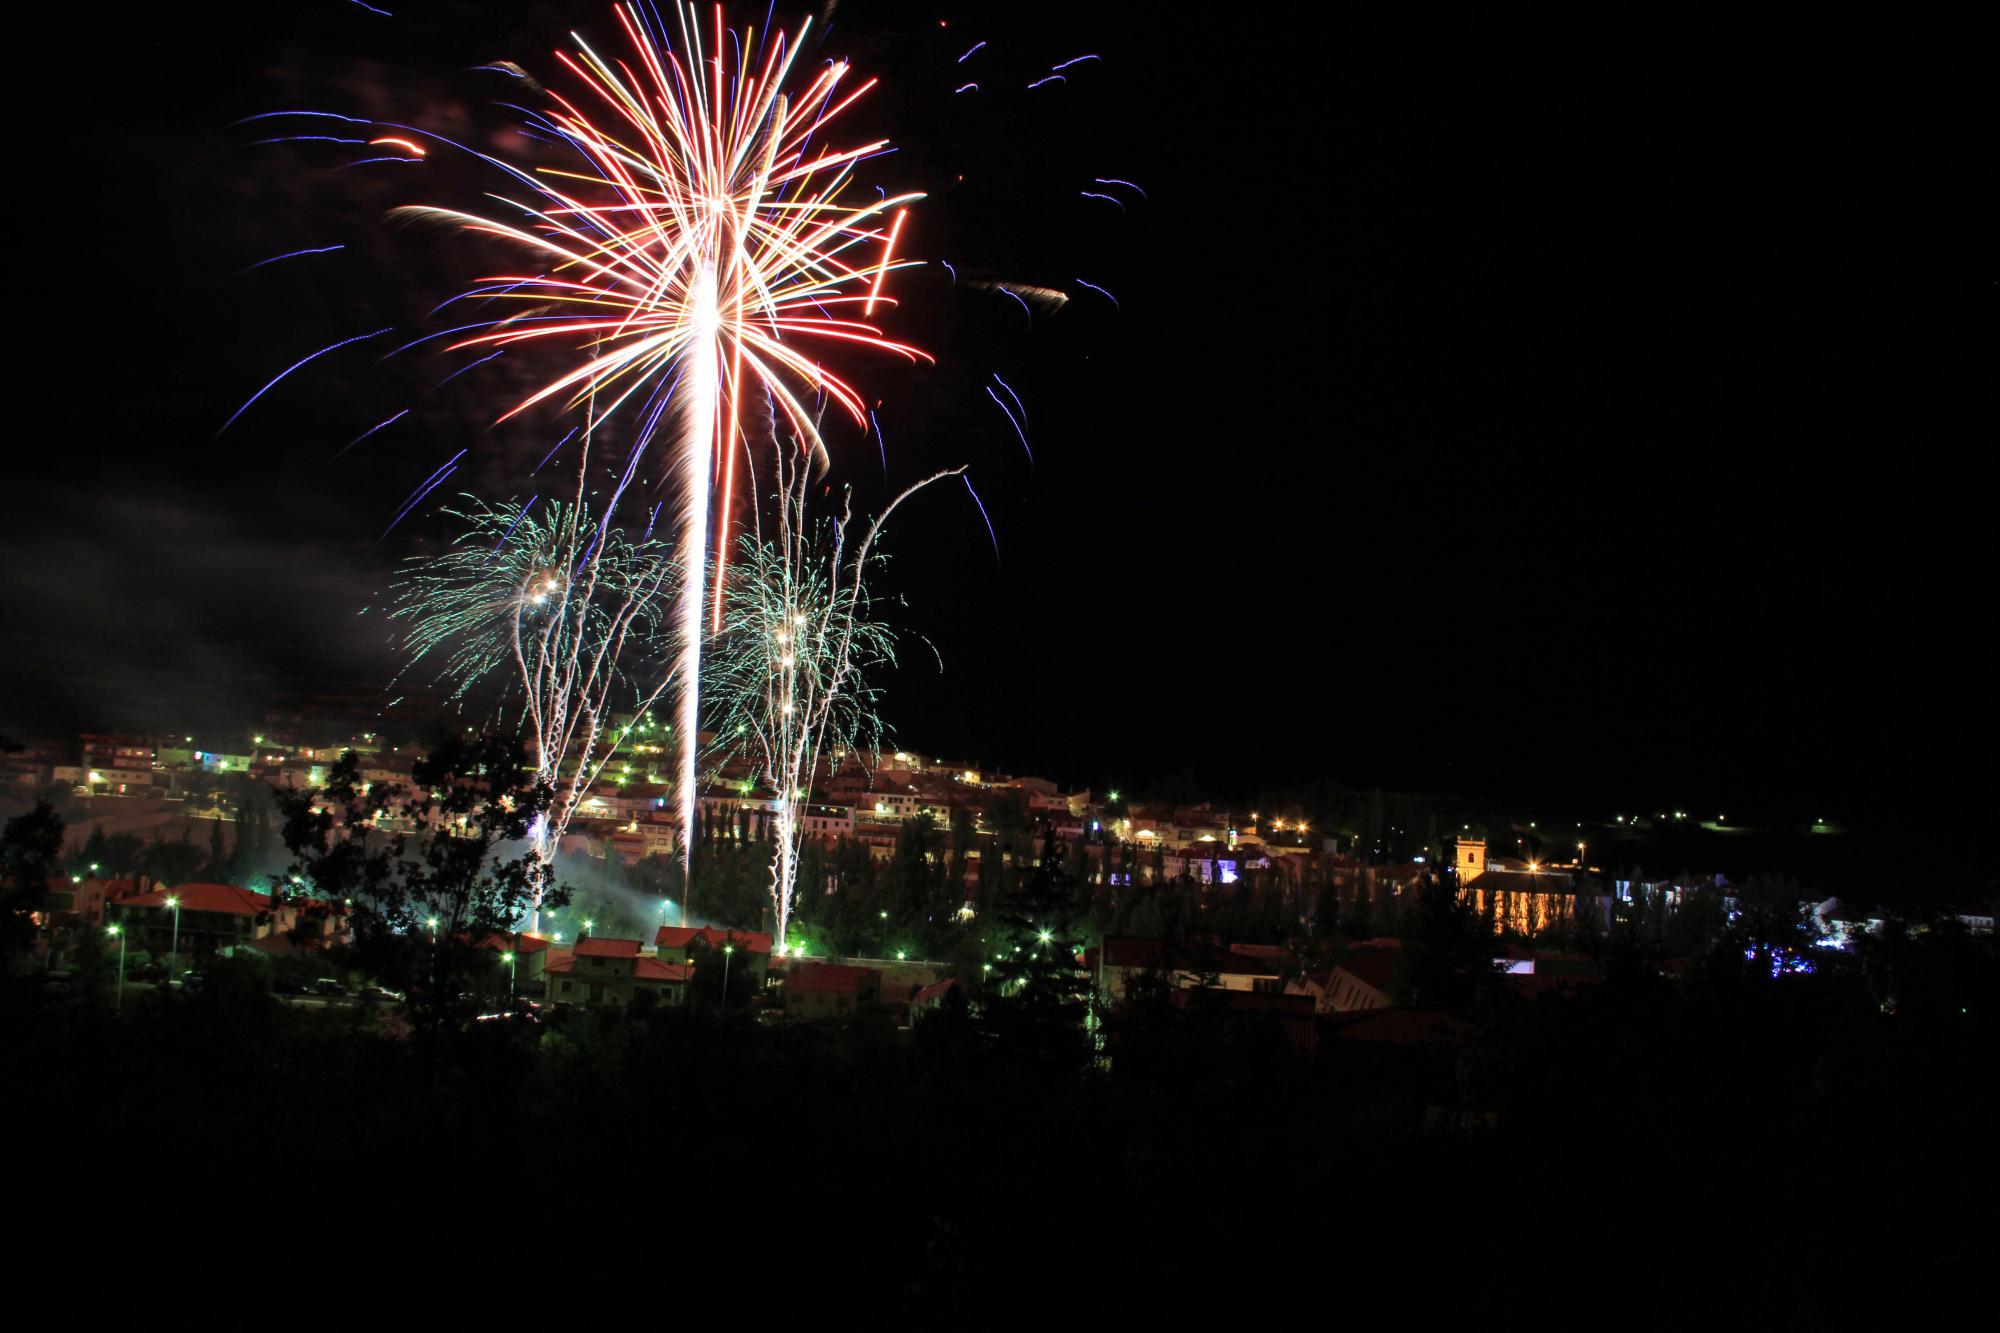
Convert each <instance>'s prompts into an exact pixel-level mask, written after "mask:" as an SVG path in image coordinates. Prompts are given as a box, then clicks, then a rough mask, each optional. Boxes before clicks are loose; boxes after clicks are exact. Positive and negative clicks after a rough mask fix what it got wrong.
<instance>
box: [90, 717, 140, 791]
mask: <svg viewBox="0 0 2000 1333" xmlns="http://www.w3.org/2000/svg"><path fill="white" fill-rule="evenodd" d="M82 739H83V762H82V768H83V771H84V772H83V780H84V783H85V784H86V785H88V786H89V788H90V790H91V791H93V792H107V793H110V794H111V795H114V796H123V795H127V794H129V793H132V792H140V791H148V790H150V789H151V788H152V786H153V759H154V750H153V743H152V742H151V741H149V740H147V739H146V738H145V737H143V736H126V735H117V734H95V733H88V732H86V733H85V734H84V736H83V738H82Z"/></svg>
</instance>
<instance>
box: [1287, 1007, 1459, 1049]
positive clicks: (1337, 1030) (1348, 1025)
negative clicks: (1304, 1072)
mask: <svg viewBox="0 0 2000 1333" xmlns="http://www.w3.org/2000/svg"><path fill="white" fill-rule="evenodd" d="M1320 1024H1321V1028H1320V1031H1321V1032H1322V1033H1323V1034H1324V1035H1326V1036H1327V1037H1330V1038H1332V1039H1333V1040H1335V1041H1380V1042H1396V1043H1399V1044H1418V1045H1424V1044H1430V1043H1434V1042H1435V1043H1455V1042H1461V1041H1464V1040H1466V1039H1467V1038H1469V1037H1470V1036H1471V1035H1472V1034H1473V1032H1474V1031H1475V1029H1474V1028H1473V1026H1472V1024H1470V1023H1467V1022H1464V1021H1462V1020H1460V1019H1456V1018H1453V1017H1452V1016H1451V1015H1449V1014H1433V1013H1426V1012H1424V1011H1423V1010H1421V1009H1357V1010H1354V1011H1352V1012H1351V1013H1345V1014H1332V1015H1329V1016H1327V1017H1325V1018H1322V1019H1320Z"/></svg>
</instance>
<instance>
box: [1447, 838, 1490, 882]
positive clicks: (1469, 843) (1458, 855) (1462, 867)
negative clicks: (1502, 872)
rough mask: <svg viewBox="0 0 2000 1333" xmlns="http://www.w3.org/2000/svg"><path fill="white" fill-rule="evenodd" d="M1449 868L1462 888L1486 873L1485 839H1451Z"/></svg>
mask: <svg viewBox="0 0 2000 1333" xmlns="http://www.w3.org/2000/svg"><path fill="white" fill-rule="evenodd" d="M1451 862H1452V865H1451V868H1452V873H1453V874H1454V875H1455V876H1457V879H1458V886H1459V887H1460V888H1464V887H1465V886H1466V885H1468V884H1470V883H1472V881H1473V880H1475V879H1478V878H1479V877H1480V876H1481V875H1483V874H1485V873H1486V839H1484V838H1464V837H1459V838H1453V839H1451Z"/></svg>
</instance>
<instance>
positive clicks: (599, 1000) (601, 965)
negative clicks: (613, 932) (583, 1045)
mask: <svg viewBox="0 0 2000 1333" xmlns="http://www.w3.org/2000/svg"><path fill="white" fill-rule="evenodd" d="M693 974H694V969H693V967H692V966H690V965H689V964H686V963H672V962H665V961H662V960H661V959H660V958H659V957H658V955H656V954H649V953H641V952H640V950H639V941H637V940H620V939H599V938H597V937H595V936H590V935H586V936H584V937H583V938H582V939H580V940H578V941H577V942H576V947H575V948H574V949H571V950H568V951H562V950H557V951H555V956H554V957H552V958H551V959H550V960H549V962H548V964H547V966H546V968H545V970H544V985H545V987H546V989H545V990H544V992H543V993H544V995H545V996H546V998H547V999H548V1001H549V1002H550V1003H552V1004H574V1005H581V1006H582V1007H584V1008H587V1009H588V1008H595V1007H597V1006H599V1005H629V1004H631V1003H632V1001H633V1000H634V999H636V998H637V997H638V996H640V995H642V994H650V995H652V996H654V997H655V998H656V1000H657V1001H658V1002H659V1003H661V1004H670V1005H677V1004H683V1003H685V1002H686V1000H687V983H688V979H689V978H690V977H691V976H692V975H693Z"/></svg>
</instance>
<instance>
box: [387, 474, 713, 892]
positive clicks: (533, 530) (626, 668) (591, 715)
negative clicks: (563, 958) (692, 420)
mask: <svg viewBox="0 0 2000 1333" xmlns="http://www.w3.org/2000/svg"><path fill="white" fill-rule="evenodd" d="M535 506H536V500H535V499H530V500H528V501H527V502H526V503H524V504H516V503H509V504H502V505H492V504H486V503H483V502H481V501H478V500H471V499H468V501H467V503H466V506H465V508H463V509H456V510H451V511H448V512H449V513H450V514H451V516H452V517H454V518H456V519H458V520H459V521H460V524H461V526H460V529H459V532H458V535H457V536H456V538H455V539H454V540H453V544H452V546H451V548H450V549H449V550H447V551H445V552H444V553H443V554H442V555H436V556H419V557H415V558H413V559H412V560H410V561H409V562H407V564H406V565H405V567H404V573H403V574H402V576H401V577H399V578H398V579H397V581H396V594H397V595H396V604H395V607H394V609H393V610H391V612H390V615H391V616H392V617H393V618H395V619H398V620H401V621H404V622H406V625H407V628H406V630H405V631H404V643H405V646H406V648H407V649H408V651H409V653H410V659H411V664H412V666H413V667H414V666H417V665H419V664H426V663H428V664H432V665H434V666H435V668H436V671H437V678H438V680H439V681H440V682H441V683H443V684H445V685H446V686H447V687H448V688H449V691H450V694H451V696H452V697H453V698H455V699H462V698H464V697H465V696H466V695H467V694H468V693H469V692H471V691H472V690H473V689H474V687H475V686H478V685H479V684H480V683H482V682H484V681H486V680H488V679H490V678H491V677H493V676H494V675H496V674H501V673H505V674H506V675H508V677H509V688H508V691H507V693H508V695H509V696H510V697H512V696H513V695H514V693H515V692H516V691H518V694H519V699H520V704H521V709H522V714H523V717H524V720H525V723H526V729H527V732H528V739H529V743H530V745H531V746H532V748H533V750H534V760H535V765H536V771H537V774H538V776H539V777H540V778H541V780H542V781H544V782H546V783H547V784H548V785H549V787H550V789H551V791H552V793H553V797H552V799H551V801H550V803H549V809H548V812H547V813H546V814H545V815H543V817H542V818H541V819H540V820H538V821H537V822H536V824H535V826H534V828H533V829H532V830H530V839H531V841H532V843H533V846H534V850H535V852H536V854H537V855H538V856H539V857H540V858H541V860H542V861H543V863H544V864H548V863H552V862H553V859H554V855H555V849H556V847H557V845H558V844H559V843H560V842H561V841H562V836H563V834H564V832H565V831H567V829H568V828H569V824H570V820H571V818H572V817H573V816H574V815H575V813H576V811H577V809H578V808H579V807H580V806H581V805H582V804H583V802H584V801H585V800H586V799H588V797H589V795H590V791H591V788H592V786H593V785H594V784H595V783H596V782H597V780H598V778H599V777H600V776H601V775H602V773H603V772H604V768H605V766H606V765H607V764H608V763H609V762H610V761H611V758H612V756H613V755H614V754H616V753H617V752H618V748H619V745H620V743H621V741H622V740H623V739H624V736H623V734H622V733H620V732H618V731H616V730H614V729H613V728H612V726H611V721H610V719H611V716H612V711H613V709H614V707H616V708H617V709H618V711H624V710H626V709H627V708H629V710H630V711H631V712H632V713H633V714H634V715H635V716H637V717H639V718H641V719H643V718H644V717H645V715H646V713H647V712H648V710H650V709H651V708H652V706H653V705H654V704H655V703H656V702H657V701H658V700H659V698H660V696H661V695H662V694H663V693H664V692H665V691H666V688H667V685H668V683H669V681H670V680H671V679H672V676H671V673H670V672H669V670H668V669H667V666H666V659H667V658H668V657H669V656H670V650H669V638H670V636H669V631H668V628H667V616H668V610H669V605H670V603H671V601H672V599H673V595H674V592H675V591H676V586H677V583H678V581H679V580H678V566H677V564H676V562H675V561H674V560H672V559H671V558H670V553H669V552H668V550H667V548H666V546H665V545H664V544H663V543H660V542H657V541H653V540H650V539H648V538H644V537H642V538H638V539H636V540H635V539H633V538H631V537H629V536H627V535H626V534H625V533H624V532H623V531H622V530H620V529H619V528H617V527H615V526H611V525H608V524H604V523H601V522H598V521H595V520H593V519H592V517H591V515H590V513H589V511H588V510H586V509H585V508H584V507H583V506H582V505H581V504H580V503H578V504H564V503H562V502H561V501H554V502H551V503H550V504H547V505H545V506H542V507H541V508H540V509H537V508H536V507H535ZM539 908H540V899H539V897H538V898H537V899H536V909H537V918H536V919H535V920H533V921H531V922H530V925H529V928H530V929H537V928H539V925H540V922H539Z"/></svg>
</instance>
